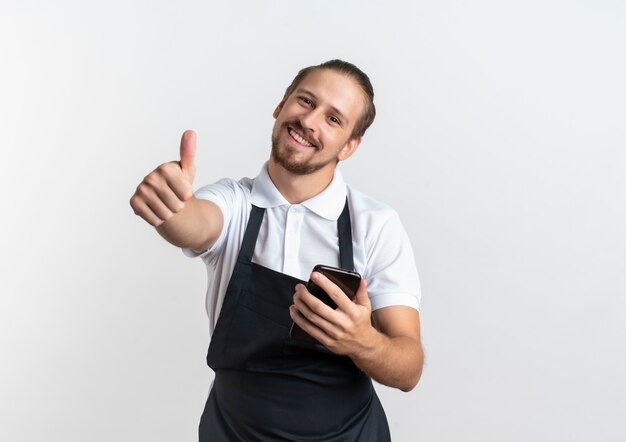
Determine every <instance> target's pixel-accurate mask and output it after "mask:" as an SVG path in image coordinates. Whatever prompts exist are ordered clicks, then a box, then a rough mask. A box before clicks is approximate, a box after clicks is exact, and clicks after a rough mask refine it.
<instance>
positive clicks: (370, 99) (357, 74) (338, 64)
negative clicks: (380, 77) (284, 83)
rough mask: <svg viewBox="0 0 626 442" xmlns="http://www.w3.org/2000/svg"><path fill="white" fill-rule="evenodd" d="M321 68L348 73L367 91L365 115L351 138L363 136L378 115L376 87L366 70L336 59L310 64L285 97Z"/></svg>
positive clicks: (358, 122)
mask: <svg viewBox="0 0 626 442" xmlns="http://www.w3.org/2000/svg"><path fill="white" fill-rule="evenodd" d="M319 69H329V70H333V71H335V72H339V73H341V74H344V75H347V76H348V77H350V78H352V79H353V80H354V81H356V82H357V84H358V85H359V86H361V89H363V92H365V95H366V98H367V99H366V100H365V110H364V112H363V115H361V118H359V120H358V121H357V122H356V125H355V126H354V130H353V131H352V135H351V138H357V137H362V136H363V134H364V133H365V131H366V130H367V128H368V127H370V126H371V124H372V123H373V122H374V118H375V117H376V107H375V106H374V88H373V87H372V83H371V82H370V79H369V77H368V76H367V75H366V74H365V72H363V71H362V70H361V69H359V68H357V67H356V66H355V65H353V64H352V63H348V62H347V61H343V60H337V59H335V60H329V61H326V62H324V63H322V64H318V65H316V66H309V67H306V68H304V69H301V70H300V72H298V75H296V76H295V78H294V79H293V81H292V82H291V84H290V85H289V87H288V88H287V90H286V91H285V98H287V97H289V96H290V95H291V93H292V92H293V91H295V90H296V88H297V87H298V85H299V84H300V83H301V82H302V80H304V78H305V77H306V76H307V75H309V74H310V73H311V72H313V71H315V70H319Z"/></svg>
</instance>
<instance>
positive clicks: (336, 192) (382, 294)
mask: <svg viewBox="0 0 626 442" xmlns="http://www.w3.org/2000/svg"><path fill="white" fill-rule="evenodd" d="M373 97H374V93H373V89H372V87H371V84H370V81H369V79H368V77H367V76H366V75H365V74H364V73H363V72H361V71H360V70H359V69H358V68H357V67H356V66H354V65H352V64H350V63H346V62H343V61H340V60H332V61H329V62H326V63H323V64H321V65H318V66H313V67H309V68H306V69H303V70H302V71H300V73H299V74H298V75H297V76H296V78H295V79H294V81H293V82H292V84H291V85H290V86H289V88H287V91H286V93H285V95H284V97H283V99H282V101H281V102H280V103H279V104H278V107H277V108H276V110H275V111H274V114H273V116H274V118H275V120H276V121H275V124H274V129H273V132H272V151H271V155H270V159H269V161H268V162H267V163H266V164H265V165H264V166H263V168H262V169H261V172H260V174H259V176H257V177H256V178H255V179H254V180H251V179H248V178H244V179H242V180H240V181H234V180H230V179H225V180H221V181H219V182H217V183H215V184H212V185H209V186H206V187H204V188H202V189H200V190H199V191H198V192H197V193H196V195H195V196H194V195H193V193H192V182H193V179H194V175H195V164H194V155H195V149H196V136H195V134H194V133H193V132H191V131H187V132H185V133H184V134H183V137H182V140H181V147H180V161H176V162H170V163H166V164H162V165H161V166H159V167H158V168H157V169H156V170H155V171H153V172H152V173H150V174H149V175H148V176H146V178H145V179H144V180H143V182H142V183H141V184H140V185H139V186H138V187H137V191H136V192H135V194H134V195H133V197H132V198H131V206H132V207H133V209H134V211H135V213H136V214H137V215H139V216H141V217H142V218H143V219H144V220H146V221H147V222H148V223H150V224H151V225H153V226H155V227H156V229H157V231H158V232H159V234H161V235H162V236H163V237H164V238H165V239H166V240H168V241H169V242H171V243H172V244H174V245H176V246H178V247H182V248H183V249H184V251H185V253H186V254H188V255H195V256H202V259H203V260H204V262H205V263H206V264H207V269H208V272H209V278H210V283H209V288H208V294H207V306H208V311H209V319H210V326H211V328H212V330H211V331H212V338H211V344H210V346H209V352H208V356H207V361H208V363H209V366H210V367H211V368H213V370H214V371H215V380H214V383H213V386H212V389H211V392H210V394H209V398H208V400H207V403H206V406H205V410H204V413H203V415H202V419H201V422H200V440H201V441H246V442H250V441H278V440H280V441H304V440H306V441H312V440H316V441H372V442H384V441H388V440H390V436H389V428H388V425H387V420H386V417H385V414H384V412H383V409H382V407H381V405H380V402H379V401H378V398H377V396H376V393H375V391H374V389H373V387H372V383H371V379H372V378H373V379H374V380H376V381H378V382H380V383H382V384H385V385H388V386H391V387H396V388H399V389H401V390H403V391H409V390H411V389H412V388H413V387H414V386H415V385H416V384H417V382H418V380H419V378H420V376H421V371H422V364H423V351H422V347H421V341H420V322H419V313H418V310H417V309H418V306H419V281H418V278H417V272H416V270H415V264H414V259H413V255H412V251H411V247H410V245H409V242H408V238H407V235H406V233H405V231H404V228H403V227H402V225H401V223H400V221H399V219H398V217H397V214H396V213H395V212H394V211H393V210H391V209H390V208H388V207H387V206H385V205H383V204H381V203H378V202H376V201H374V200H372V199H371V198H369V197H367V196H365V195H363V194H361V193H359V192H357V191H355V190H353V189H351V188H350V187H349V186H347V185H346V184H345V183H344V182H343V178H342V176H341V173H340V172H339V171H338V170H336V165H337V163H338V162H339V161H344V160H347V159H348V158H349V157H350V156H352V155H353V154H354V152H355V151H356V150H357V148H358V146H359V144H360V142H361V137H362V136H363V134H364V132H365V130H366V129H367V128H368V127H369V125H370V124H371V123H372V121H373V119H374V116H375V108H374V103H373ZM315 264H326V265H330V266H335V267H344V268H346V267H347V268H349V269H350V270H352V269H355V270H356V271H357V272H359V273H361V275H363V279H362V280H361V284H360V286H359V288H358V291H357V293H356V296H355V298H354V300H353V301H351V300H350V299H349V298H348V297H347V295H346V294H345V293H343V292H342V291H341V290H340V289H339V287H337V286H336V285H335V284H333V283H332V282H331V281H330V280H329V279H328V278H326V277H325V276H323V275H321V274H319V273H317V272H313V273H311V269H312V268H313V266H314V265H315ZM309 276H310V278H311V279H312V280H314V281H315V283H316V284H317V285H318V286H320V287H321V288H322V289H323V290H324V291H325V292H326V293H328V295H329V296H330V297H331V299H332V300H333V301H335V303H336V304H337V309H332V308H331V307H329V306H327V305H326V304H324V303H323V302H322V301H320V300H319V299H318V298H316V297H315V296H313V295H312V294H311V293H309V291H308V290H307V289H306V287H305V284H306V280H307V279H309ZM366 281H369V284H368V282H366ZM292 321H293V322H295V323H296V324H298V326H300V328H302V329H303V330H304V331H306V332H307V333H308V334H310V335H311V336H313V337H314V338H316V339H317V340H318V341H319V342H320V343H321V344H323V345H310V344H304V343H302V342H300V341H297V340H294V339H292V338H291V337H290V336H289V330H290V326H291V324H292Z"/></svg>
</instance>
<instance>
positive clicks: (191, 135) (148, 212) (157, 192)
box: [130, 130, 196, 227]
mask: <svg viewBox="0 0 626 442" xmlns="http://www.w3.org/2000/svg"><path fill="white" fill-rule="evenodd" d="M195 156H196V134H195V132H194V131H192V130H187V131H185V132H184V133H183V136H182V138H181V140H180V161H172V162H169V163H164V164H161V165H160V166H159V167H157V168H156V169H155V170H153V171H152V172H150V173H149V174H148V175H147V176H146V177H145V178H144V179H143V181H142V182H141V183H140V184H139V186H137V190H135V193H134V194H133V196H132V197H131V199H130V205H131V207H132V208H133V211H134V212H135V214H136V215H138V216H140V217H141V218H143V219H144V220H146V221H147V222H148V223H149V224H151V225H153V226H155V227H158V226H160V225H161V224H163V223H164V222H165V221H167V220H169V219H170V218H172V217H173V216H174V215H175V214H176V213H178V212H180V211H181V210H183V208H184V207H185V203H186V202H187V201H188V200H189V199H191V197H192V196H193V188H192V184H193V180H194V178H195V175H196V164H195Z"/></svg>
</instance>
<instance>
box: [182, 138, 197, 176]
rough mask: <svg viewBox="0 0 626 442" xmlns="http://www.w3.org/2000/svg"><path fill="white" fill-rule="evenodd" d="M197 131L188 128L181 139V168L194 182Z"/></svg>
mask: <svg viewBox="0 0 626 442" xmlns="http://www.w3.org/2000/svg"><path fill="white" fill-rule="evenodd" d="M195 160H196V133H195V132H194V131H192V130H186V131H185V132H184V133H183V136H182V138H181V139H180V168H181V169H182V171H183V175H185V177H186V178H187V180H188V181H189V184H193V179H194V178H195V176H196V161H195Z"/></svg>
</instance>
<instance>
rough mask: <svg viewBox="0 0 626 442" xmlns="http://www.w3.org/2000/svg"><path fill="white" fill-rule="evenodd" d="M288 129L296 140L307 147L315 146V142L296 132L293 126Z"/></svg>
mask: <svg viewBox="0 0 626 442" xmlns="http://www.w3.org/2000/svg"><path fill="white" fill-rule="evenodd" d="M288 131H289V135H291V138H293V139H294V140H296V141H297V142H298V143H300V144H302V145H303V146H306V147H314V144H313V143H311V142H309V141H307V140H306V139H305V138H304V137H303V136H302V135H300V134H299V133H298V132H296V131H295V130H293V129H292V128H288Z"/></svg>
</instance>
